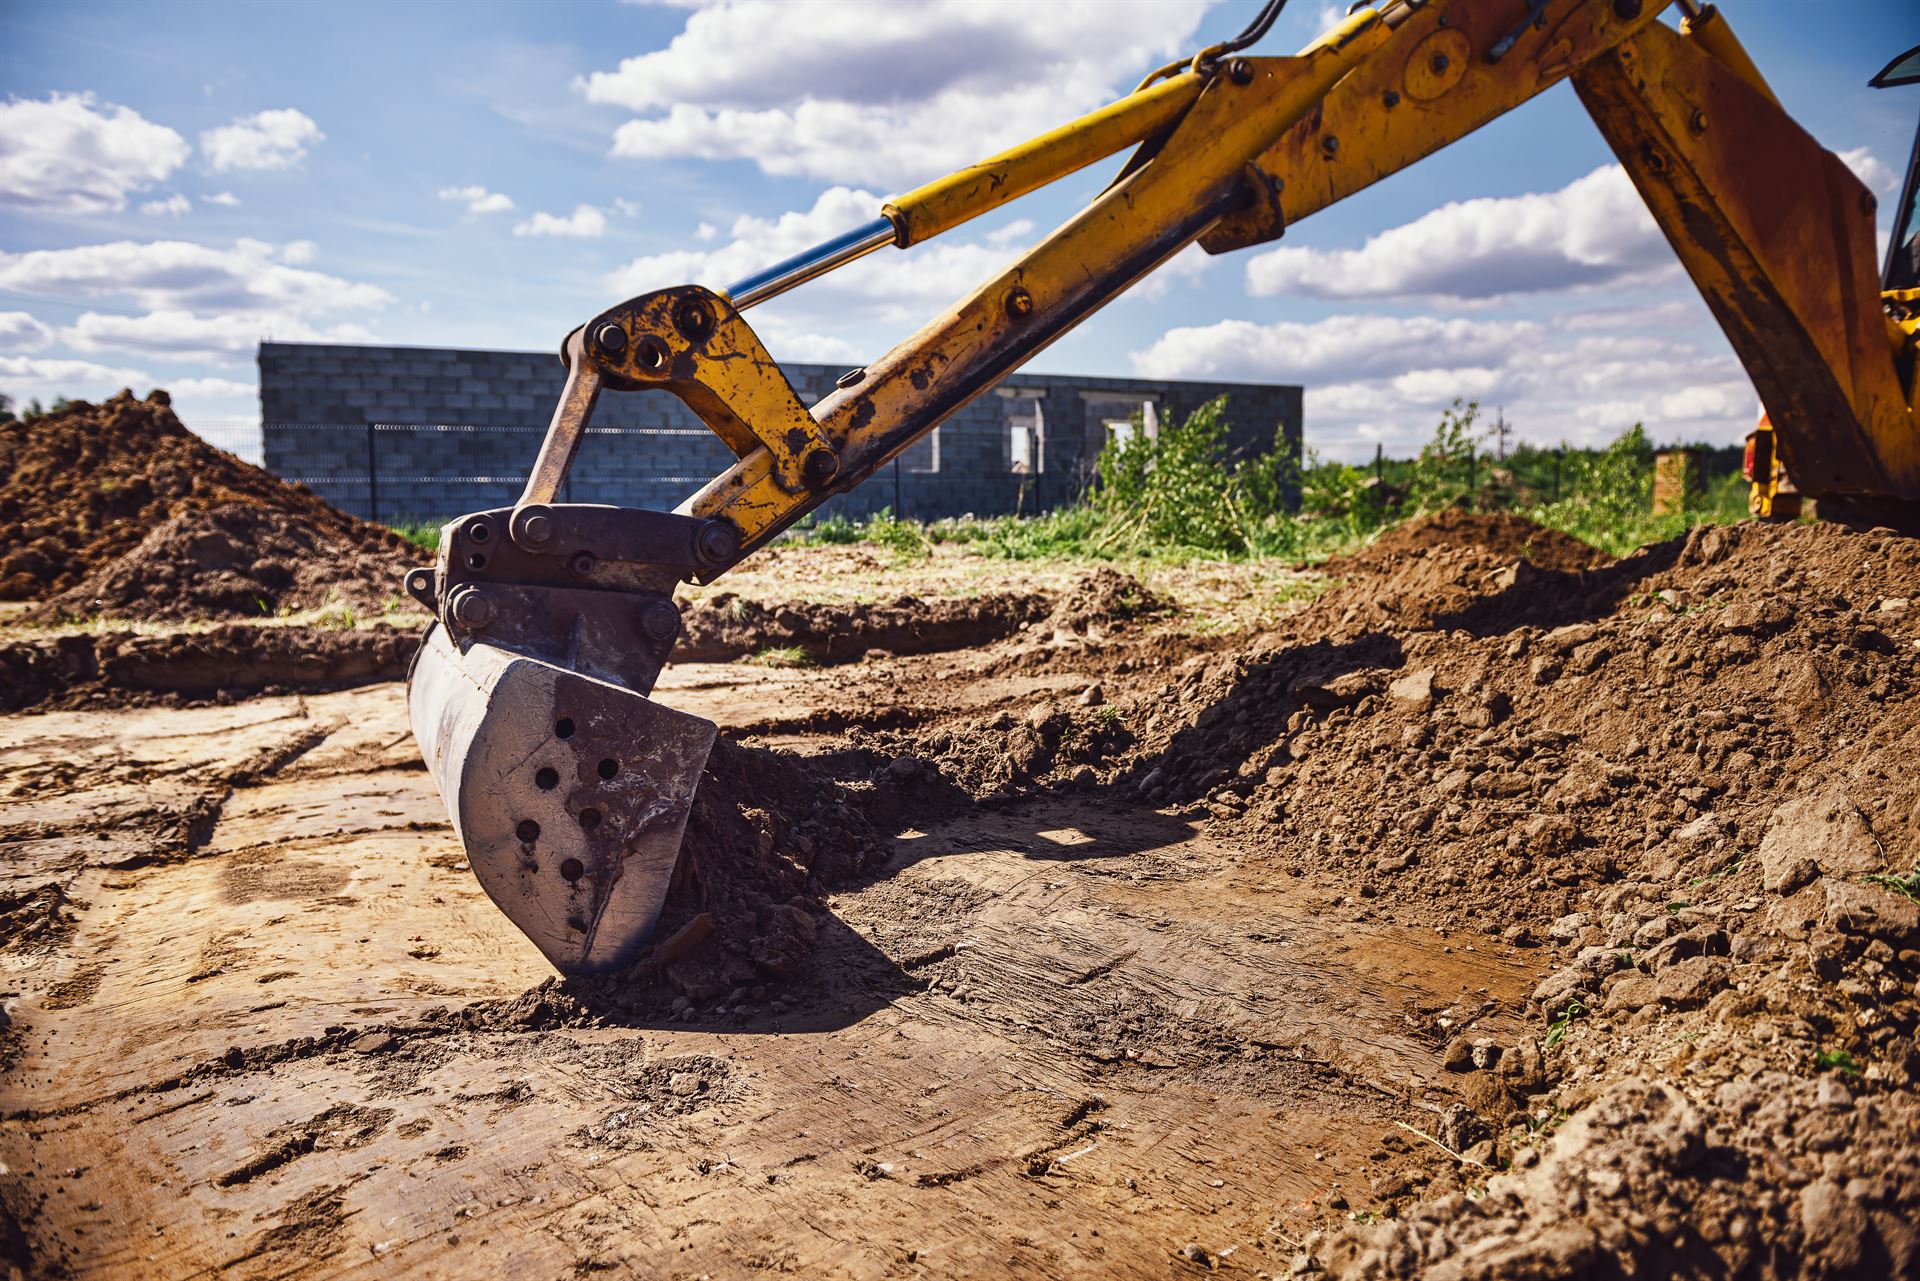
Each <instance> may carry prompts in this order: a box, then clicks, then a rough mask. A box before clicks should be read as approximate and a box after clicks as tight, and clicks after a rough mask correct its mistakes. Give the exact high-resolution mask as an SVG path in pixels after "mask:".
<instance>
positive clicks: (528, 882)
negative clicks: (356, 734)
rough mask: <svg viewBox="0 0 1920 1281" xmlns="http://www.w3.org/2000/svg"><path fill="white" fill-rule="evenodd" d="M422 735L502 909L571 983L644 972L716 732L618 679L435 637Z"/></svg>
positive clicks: (461, 833) (422, 685)
mask: <svg viewBox="0 0 1920 1281" xmlns="http://www.w3.org/2000/svg"><path fill="white" fill-rule="evenodd" d="M407 703H408V711H409V714H410V717H411V720H412V722H413V733H414V737H415V739H416V740H418V742H419V743H420V746H421V751H422V753H423V754H424V756H425V758H426V763H427V769H428V770H429V771H431V772H432V774H433V777H434V781H435V782H437V783H438V784H439V786H440V794H441V796H443V797H444V798H445V799H446V803H447V811H448V813H449V815H450V816H451V817H452V819H453V826H454V831H455V833H456V834H457V835H458V837H459V839H460V841H461V842H462V844H463V845H464V846H465V848H466V852H467V860H468V862H469V864H470V865H471V866H472V868H473V871H474V874H475V875H476V876H477V877H479V879H480V884H481V885H482V886H483V887H484V888H485V889H486V891H487V893H488V895H490V896H491V897H492V899H493V901H494V902H495V903H497V904H498V905H499V906H500V910H501V911H503V912H505V913H506V914H507V916H508V918H509V919H511V920H512V921H513V923H514V924H515V925H516V926H518V927H519V928H520V930H521V931H522V932H523V933H524V934H526V936H527V937H528V938H530V939H532V940H533V942H534V945H535V946H536V947H538V948H539V949H540V950H541V952H543V953H544V954H545V955H546V957H547V959H548V960H549V961H551V962H552V963H553V965H554V967H555V968H556V969H558V970H559V971H560V972H561V973H563V974H567V975H587V974H600V973H606V972H609V971H613V970H618V969H621V968H623V967H625V966H626V965H628V964H630V963H631V962H632V961H633V960H634V958H635V957H636V956H637V955H638V953H639V952H640V950H641V949H642V947H644V946H645V944H646V942H647V940H648V939H649V938H650V937H651V935H652V933H653V928H654V924H655V923H656V922H657V921H658V920H659V917H660V908H661V905H662V904H663V903H664V902H665V900H666V896H667V886H668V883H669V882H670V881H671V880H672V878H673V869H674V863H675V862H676V860H677V859H678V858H679V855H680V842H681V839H682V837H683V835H684V833H685V830H686V824H687V814H688V811H689V810H690V809H691V807H692V805H693V796H694V789H695V788H696V787H697V786H698V785H699V782H700V775H701V772H702V771H703V770H704V768H705V767H706V762H707V755H708V753H709V752H710V751H711V750H712V748H713V739H714V732H715V731H714V726H713V725H712V723H710V722H708V721H704V720H701V719H700V718H698V717H695V716H688V715H686V714H684V713H682V712H676V711H674V710H673V709H671V708H667V707H662V706H661V705H659V704H658V703H655V702H653V701H651V700H650V699H648V698H646V697H645V696H644V695H641V694H638V693H635V692H634V691H633V690H631V689H628V688H626V687H624V686H621V685H617V684H614V683H612V682H610V681H605V680H600V679H598V678H596V677H593V676H589V675H586V674H583V673H581V672H578V671H574V670H571V669H569V668H566V667H561V666H557V665H555V664H553V663H548V662H543V661H541V660H540V659H537V658H531V657H528V656H526V655H524V654H521V653H517V652H515V651H513V650H510V649H504V648H501V647H500V646H497V645H492V644H487V643H484V642H478V641H475V642H470V643H468V644H467V645H466V648H465V652H464V653H463V652H462V651H461V648H460V646H459V644H458V643H457V642H456V641H455V640H454V639H453V638H452V637H451V636H450V635H449V634H448V629H447V628H446V627H445V626H444V625H440V624H436V625H434V626H433V627H432V628H431V629H430V630H429V632H428V634H427V637H426V639H425V641H424V642H423V643H422V646H421V649H420V654H419V657H418V658H417V659H416V660H415V664H414V670H413V674H412V678H411V679H410V681H409V682H408V688H407Z"/></svg>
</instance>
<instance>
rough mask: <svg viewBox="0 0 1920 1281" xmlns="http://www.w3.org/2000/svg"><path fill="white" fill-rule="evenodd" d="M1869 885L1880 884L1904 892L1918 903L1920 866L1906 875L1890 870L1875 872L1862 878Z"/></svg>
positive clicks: (1883, 887) (1919, 897) (1900, 892)
mask: <svg viewBox="0 0 1920 1281" xmlns="http://www.w3.org/2000/svg"><path fill="white" fill-rule="evenodd" d="M1860 879H1861V880H1863V881H1865V882H1866V883H1867V884H1869V885H1878V886H1879V887H1880V888H1881V889H1883V890H1891V891H1892V892H1893V893H1895V894H1903V895H1905V896H1906V897H1908V898H1910V899H1912V900H1913V901H1914V902H1916V903H1920V866H1916V867H1915V868H1914V869H1913V870H1912V871H1910V872H1908V873H1907V874H1906V875H1905V876H1894V875H1892V874H1891V873H1888V872H1875V873H1873V874H1872V875H1870V876H1863V877H1861V878H1860Z"/></svg>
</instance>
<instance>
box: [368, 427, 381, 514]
mask: <svg viewBox="0 0 1920 1281" xmlns="http://www.w3.org/2000/svg"><path fill="white" fill-rule="evenodd" d="M367 519H368V520H371V521H377V520H379V519H380V467H379V448H378V446H376V445H375V444H374V436H373V424H372V423H368V424H367Z"/></svg>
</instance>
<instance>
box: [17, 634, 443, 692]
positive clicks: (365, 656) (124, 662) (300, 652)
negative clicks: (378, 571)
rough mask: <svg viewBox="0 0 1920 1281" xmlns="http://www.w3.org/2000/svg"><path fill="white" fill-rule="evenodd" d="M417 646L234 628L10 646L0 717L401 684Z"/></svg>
mask: <svg viewBox="0 0 1920 1281" xmlns="http://www.w3.org/2000/svg"><path fill="white" fill-rule="evenodd" d="M419 643H420V636H419V633H418V632H417V631H414V630H412V629H401V628H392V627H368V628H358V629H353V630H348V629H344V628H328V627H300V626H284V627H274V626H264V625H247V624H240V623H230V624H227V625H226V626H222V627H214V628H210V629H208V630H206V631H198V632H172V633H167V634H163V635H153V636H144V635H137V634H135V633H132V632H102V633H97V634H96V633H82V634H79V635H72V636H56V637H48V638H46V639H35V640H21V641H13V642H10V643H7V644H4V645H0V712H17V711H27V710H36V711H49V710H52V709H55V708H67V707H122V706H128V705H139V704H142V703H154V702H179V701H192V700H198V699H209V698H229V699H231V698H241V697H245V696H247V695H251V694H259V693H282V692H286V691H289V690H320V689H343V688H345V687H347V686H350V685H359V684H364V683H366V682H369V681H379V680H398V679H399V678H401V677H403V676H405V675H406V672H407V664H408V663H409V662H410V661H411V660H412V658H413V651H414V650H415V649H416V648H417V647H418V646H419Z"/></svg>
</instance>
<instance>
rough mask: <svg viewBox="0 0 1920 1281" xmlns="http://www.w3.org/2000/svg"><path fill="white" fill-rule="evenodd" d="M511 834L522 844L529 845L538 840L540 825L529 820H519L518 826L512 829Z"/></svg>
mask: <svg viewBox="0 0 1920 1281" xmlns="http://www.w3.org/2000/svg"><path fill="white" fill-rule="evenodd" d="M513 834H514V835H515V836H518V837H519V838H520V839H521V841H523V842H524V843H526V844H528V845H531V844H533V843H534V842H535V841H537V840H539V839H540V825H539V824H538V823H536V822H534V821H533V820H532V819H530V818H523V819H521V820H520V826H518V827H516V828H514V829H513Z"/></svg>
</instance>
